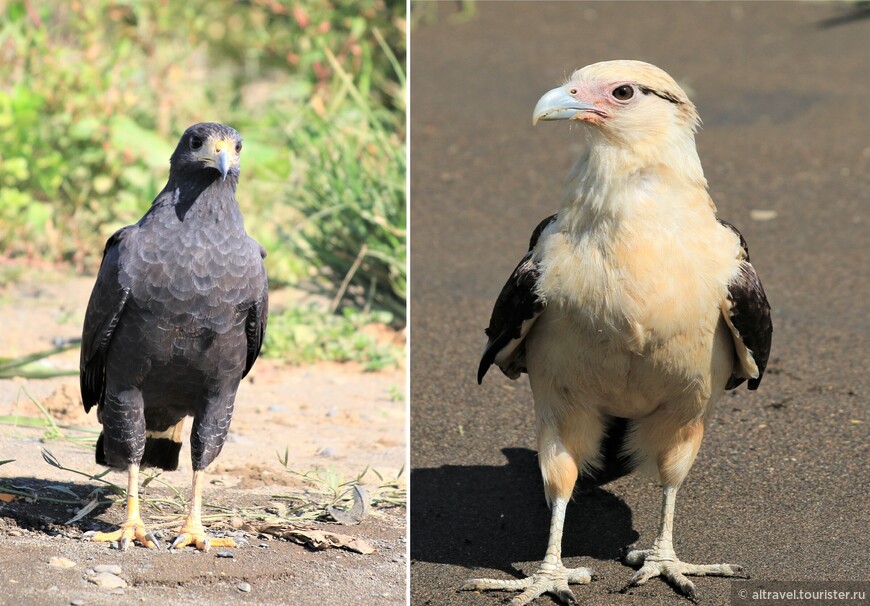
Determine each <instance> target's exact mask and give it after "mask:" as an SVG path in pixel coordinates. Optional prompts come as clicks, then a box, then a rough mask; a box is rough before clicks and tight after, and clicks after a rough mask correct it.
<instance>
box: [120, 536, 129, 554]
mask: <svg viewBox="0 0 870 606" xmlns="http://www.w3.org/2000/svg"><path fill="white" fill-rule="evenodd" d="M129 547H130V539H128V538H127V537H123V538H122V539H121V540H120V541H118V549H119V550H121V551H127V548H129Z"/></svg>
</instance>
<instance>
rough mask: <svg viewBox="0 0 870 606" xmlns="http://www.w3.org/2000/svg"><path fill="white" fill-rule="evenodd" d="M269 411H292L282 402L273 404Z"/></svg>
mask: <svg viewBox="0 0 870 606" xmlns="http://www.w3.org/2000/svg"><path fill="white" fill-rule="evenodd" d="M269 412H290V409H289V408H287V407H286V406H281V405H280V404H272V405H271V406H270V407H269Z"/></svg>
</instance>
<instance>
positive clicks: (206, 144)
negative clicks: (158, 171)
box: [169, 122, 242, 182]
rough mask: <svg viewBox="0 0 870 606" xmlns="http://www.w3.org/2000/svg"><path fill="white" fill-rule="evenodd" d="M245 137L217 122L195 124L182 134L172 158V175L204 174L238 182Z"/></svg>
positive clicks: (170, 164)
mask: <svg viewBox="0 0 870 606" xmlns="http://www.w3.org/2000/svg"><path fill="white" fill-rule="evenodd" d="M241 153H242V136H241V135H240V134H239V133H237V132H236V130H235V129H233V128H230V127H229V126H226V125H225V124H218V123H216V122H202V123H200V124H194V125H193V126H191V127H190V128H188V129H187V130H186V131H184V134H183V135H181V140H180V141H179V142H178V147H176V148H175V152H173V154H172V158H170V159H169V166H170V169H169V170H170V174H173V173H174V174H175V175H182V174H186V175H192V174H198V173H199V174H201V173H202V172H203V171H205V172H206V173H212V174H213V176H214V178H215V179H217V177H218V176H220V178H221V179H222V180H226V178H227V175H230V177H231V178H232V180H233V181H234V182H235V181H238V178H239V169H240V167H241Z"/></svg>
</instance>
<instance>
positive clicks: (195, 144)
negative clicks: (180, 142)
mask: <svg viewBox="0 0 870 606" xmlns="http://www.w3.org/2000/svg"><path fill="white" fill-rule="evenodd" d="M200 147H202V139H200V138H199V137H197V136H196V135H194V136H192V137H191V138H190V149H193V150H197V149H199V148H200Z"/></svg>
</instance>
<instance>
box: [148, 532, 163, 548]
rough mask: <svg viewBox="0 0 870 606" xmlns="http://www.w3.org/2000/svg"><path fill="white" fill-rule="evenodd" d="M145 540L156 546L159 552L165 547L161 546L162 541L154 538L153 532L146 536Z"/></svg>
mask: <svg viewBox="0 0 870 606" xmlns="http://www.w3.org/2000/svg"><path fill="white" fill-rule="evenodd" d="M145 538H146V539H147V540H149V541H151V543H153V544H154V547H156V548H157V551H161V550H162V549H163V547H162V546H161V545H160V541H158V540H157V537H155V536H154V533H153V532H149V533H148V534H146V535H145Z"/></svg>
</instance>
